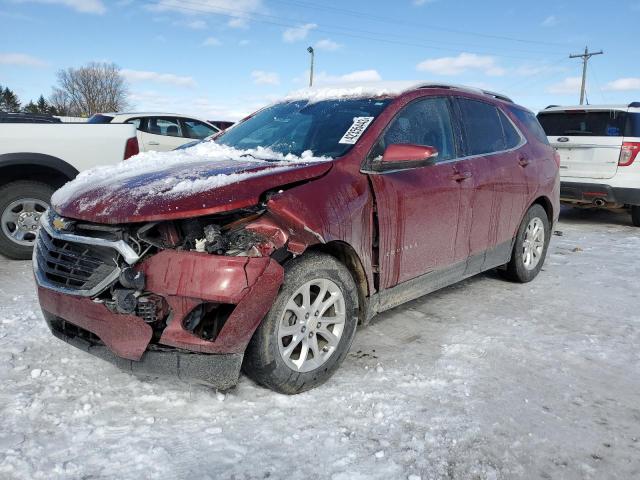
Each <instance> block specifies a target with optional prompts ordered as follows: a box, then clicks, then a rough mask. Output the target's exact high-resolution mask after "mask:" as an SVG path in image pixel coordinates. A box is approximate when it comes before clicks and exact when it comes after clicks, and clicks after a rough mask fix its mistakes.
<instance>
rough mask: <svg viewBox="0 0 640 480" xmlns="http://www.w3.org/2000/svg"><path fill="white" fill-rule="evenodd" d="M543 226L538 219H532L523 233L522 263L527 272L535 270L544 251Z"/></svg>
mask: <svg viewBox="0 0 640 480" xmlns="http://www.w3.org/2000/svg"><path fill="white" fill-rule="evenodd" d="M544 240H545V232H544V224H543V223H542V220H541V219H539V218H538V217H535V218H532V219H531V221H530V222H529V223H528V225H527V228H526V230H525V232H524V240H523V242H522V263H523V264H524V268H526V269H527V270H533V269H534V268H536V266H537V265H538V263H540V259H541V258H542V252H543V251H544Z"/></svg>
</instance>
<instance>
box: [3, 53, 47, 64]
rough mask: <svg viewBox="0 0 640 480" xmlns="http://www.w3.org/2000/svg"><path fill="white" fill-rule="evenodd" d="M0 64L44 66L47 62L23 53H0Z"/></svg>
mask: <svg viewBox="0 0 640 480" xmlns="http://www.w3.org/2000/svg"><path fill="white" fill-rule="evenodd" d="M0 65H14V66H17V67H46V66H47V62H45V61H44V60H40V59H39V58H36V57H32V56H31V55H26V54H24V53H0Z"/></svg>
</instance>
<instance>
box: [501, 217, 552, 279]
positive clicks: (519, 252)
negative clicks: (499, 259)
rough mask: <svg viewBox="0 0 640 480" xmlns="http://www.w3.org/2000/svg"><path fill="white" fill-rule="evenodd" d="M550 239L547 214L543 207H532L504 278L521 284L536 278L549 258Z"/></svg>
mask: <svg viewBox="0 0 640 480" xmlns="http://www.w3.org/2000/svg"><path fill="white" fill-rule="evenodd" d="M550 238H551V227H550V225H549V218H548V217H547V212H546V211H545V210H544V208H542V206H541V205H538V204H535V205H532V206H531V208H529V210H528V211H527V213H526V215H525V216H524V218H523V219H522V223H521V224H520V227H519V228H518V233H517V235H516V240H515V243H514V245H513V252H512V253H511V260H510V261H509V263H507V265H506V267H507V268H506V270H503V273H504V276H505V277H506V278H508V279H509V280H513V281H514V282H520V283H527V282H530V281H531V280H533V279H534V278H536V276H537V275H538V273H539V272H540V270H541V269H542V265H543V264H544V260H545V258H546V256H547V248H548V246H549V240H550Z"/></svg>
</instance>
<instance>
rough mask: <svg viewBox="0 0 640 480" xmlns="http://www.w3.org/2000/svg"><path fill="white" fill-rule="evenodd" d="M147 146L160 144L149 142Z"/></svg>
mask: <svg viewBox="0 0 640 480" xmlns="http://www.w3.org/2000/svg"><path fill="white" fill-rule="evenodd" d="M147 145H160V142H147Z"/></svg>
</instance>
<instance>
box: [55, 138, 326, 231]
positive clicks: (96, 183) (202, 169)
mask: <svg viewBox="0 0 640 480" xmlns="http://www.w3.org/2000/svg"><path fill="white" fill-rule="evenodd" d="M330 160H331V159H330V158H328V157H314V156H313V153H312V152H310V151H306V152H304V153H303V154H302V155H301V156H296V155H292V154H288V155H284V154H281V153H278V152H275V151H273V150H270V149H266V148H260V147H259V148H256V149H251V150H239V149H235V148H233V147H228V146H225V145H220V144H217V143H214V142H213V141H206V142H202V143H199V144H197V145H194V146H193V147H190V148H187V149H183V150H174V151H171V152H145V153H141V154H138V155H136V156H134V157H132V158H130V159H129V160H125V161H123V162H120V163H118V164H116V165H110V166H103V167H96V168H93V169H90V170H87V171H84V172H82V173H80V175H78V176H77V177H76V179H75V180H72V181H71V182H69V183H67V184H66V185H64V186H63V187H62V188H61V189H59V190H58V191H56V192H55V193H54V194H53V197H52V198H51V204H52V206H53V208H54V210H56V211H57V212H58V213H60V214H61V215H66V216H69V217H72V218H79V219H84V220H87V221H102V222H107V223H112V221H113V220H116V221H117V220H119V221H138V220H139V221H142V220H148V219H150V218H152V217H153V218H156V217H158V216H166V215H167V214H169V213H170V212H171V211H173V212H175V211H177V210H181V209H183V208H184V207H183V205H185V204H190V206H191V208H192V209H193V208H195V207H196V202H197V207H198V208H202V209H207V208H211V207H212V206H213V204H214V203H215V204H216V205H218V206H219V204H220V203H221V201H222V200H221V198H216V199H215V201H212V200H211V197H212V195H211V194H212V192H213V191H215V190H216V189H221V188H222V187H225V186H230V185H235V184H237V183H238V182H244V181H247V180H250V179H252V178H260V177H265V176H278V175H279V174H283V173H285V172H287V171H289V170H296V169H301V168H302V167H305V166H309V165H314V164H323V163H326V162H328V161H330ZM276 183H277V181H276ZM274 186H278V185H274ZM253 193H255V192H252V194H253ZM260 193H262V192H259V193H258V195H259V194H260ZM220 195H222V192H220ZM220 195H218V197H220ZM254 196H255V195H254ZM207 199H209V201H207ZM185 200H186V202H185ZM135 216H140V218H134V217H135ZM174 216H175V215H174Z"/></svg>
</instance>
